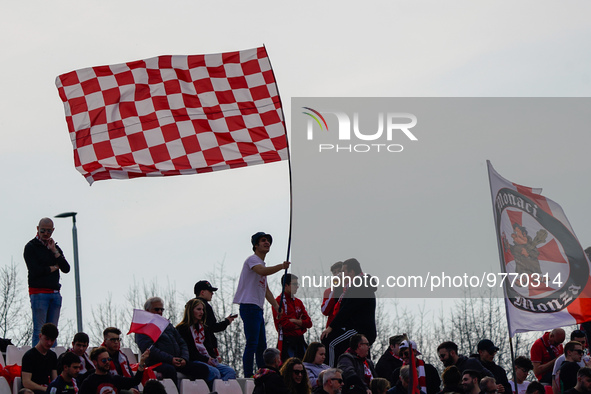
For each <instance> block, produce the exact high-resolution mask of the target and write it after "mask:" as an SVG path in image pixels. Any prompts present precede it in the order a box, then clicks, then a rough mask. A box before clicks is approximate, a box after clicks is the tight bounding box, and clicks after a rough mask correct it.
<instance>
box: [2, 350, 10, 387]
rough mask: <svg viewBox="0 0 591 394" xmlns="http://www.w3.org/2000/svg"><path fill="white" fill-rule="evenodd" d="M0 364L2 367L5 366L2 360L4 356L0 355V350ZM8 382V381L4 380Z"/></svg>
mask: <svg viewBox="0 0 591 394" xmlns="http://www.w3.org/2000/svg"><path fill="white" fill-rule="evenodd" d="M0 365H2V366H3V367H5V366H6V363H5V362H4V356H3V355H2V352H0ZM6 383H8V382H6Z"/></svg>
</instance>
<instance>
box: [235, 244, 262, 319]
mask: <svg viewBox="0 0 591 394" xmlns="http://www.w3.org/2000/svg"><path fill="white" fill-rule="evenodd" d="M256 265H262V266H263V267H265V262H264V261H263V260H261V258H260V257H259V256H257V255H256V254H253V255H252V256H250V257H249V258H247V259H246V261H245V262H244V265H243V266H242V272H241V273H240V280H239V281H238V288H237V289H236V294H235V295H234V304H255V305H258V306H259V307H260V308H261V309H263V307H264V306H265V293H266V292H267V277H266V276H261V275H259V274H257V273H256V272H254V271H253V270H252V267H254V266H256Z"/></svg>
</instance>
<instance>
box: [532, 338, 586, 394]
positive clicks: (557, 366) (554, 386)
mask: <svg viewBox="0 0 591 394" xmlns="http://www.w3.org/2000/svg"><path fill="white" fill-rule="evenodd" d="M570 340H571V341H577V342H579V343H580V344H581V345H582V346H583V350H585V349H587V336H586V335H585V333H584V332H583V331H581V330H574V331H573V332H571V333H570ZM565 357H566V355H565V354H564V353H563V354H561V355H560V356H559V357H558V358H557V359H556V361H555V362H554V369H553V370H552V390H554V392H556V393H558V392H559V391H560V382H559V381H557V379H556V374H557V373H558V370H559V369H560V367H561V366H562V364H563V363H564V362H565V361H566V360H565ZM578 364H579V367H581V368H583V367H588V366H591V363H589V357H587V358H586V359H585V358H581V361H579V362H578ZM532 368H533V367H532Z"/></svg>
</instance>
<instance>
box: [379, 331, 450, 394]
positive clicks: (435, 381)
mask: <svg viewBox="0 0 591 394" xmlns="http://www.w3.org/2000/svg"><path fill="white" fill-rule="evenodd" d="M411 348H412V353H413V357H414V359H415V365H416V369H417V377H418V382H419V388H420V390H421V391H423V392H425V393H427V394H437V393H438V392H439V386H440V384H441V378H440V377H439V372H438V371H437V368H435V367H434V366H433V365H431V364H429V363H426V362H425V361H424V360H422V359H420V358H418V357H417V356H421V355H422V353H421V352H419V350H418V348H417V344H416V343H415V341H410V340H407V339H405V340H404V341H402V342H401V343H400V353H399V354H400V357H401V358H402V362H403V365H410V364H411V357H410V356H411V353H410V352H411ZM399 375H400V368H397V369H396V370H394V372H393V373H392V375H391V376H390V384H391V385H392V387H394V386H395V385H396V383H397V382H398V380H399Z"/></svg>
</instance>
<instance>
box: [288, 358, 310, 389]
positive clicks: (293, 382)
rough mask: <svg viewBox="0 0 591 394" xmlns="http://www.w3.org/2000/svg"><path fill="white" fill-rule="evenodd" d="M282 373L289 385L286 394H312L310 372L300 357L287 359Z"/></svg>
mask: <svg viewBox="0 0 591 394" xmlns="http://www.w3.org/2000/svg"><path fill="white" fill-rule="evenodd" d="M280 373H281V376H283V380H284V381H285V385H286V386H287V391H286V394H310V393H311V392H312V388H311V387H310V381H309V380H308V373H307V372H306V368H304V364H303V363H302V360H300V359H299V358H297V357H292V358H289V359H287V360H286V361H285V363H284V364H283V366H282V367H281V370H280Z"/></svg>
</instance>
